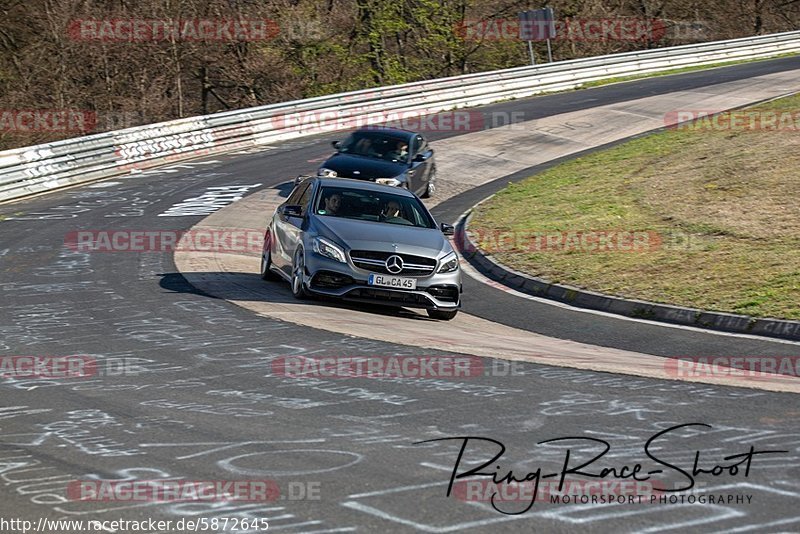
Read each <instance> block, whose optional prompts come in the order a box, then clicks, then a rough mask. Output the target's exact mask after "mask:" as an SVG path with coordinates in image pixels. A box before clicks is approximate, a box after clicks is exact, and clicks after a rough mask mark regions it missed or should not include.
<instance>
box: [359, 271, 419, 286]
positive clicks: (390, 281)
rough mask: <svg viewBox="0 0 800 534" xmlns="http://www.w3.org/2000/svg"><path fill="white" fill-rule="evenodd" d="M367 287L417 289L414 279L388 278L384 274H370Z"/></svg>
mask: <svg viewBox="0 0 800 534" xmlns="http://www.w3.org/2000/svg"><path fill="white" fill-rule="evenodd" d="M368 283H369V285H371V286H381V287H393V288H395V289H417V279H416V278H405V277H403V276H389V275H386V274H374V273H373V274H370V275H369V281H368Z"/></svg>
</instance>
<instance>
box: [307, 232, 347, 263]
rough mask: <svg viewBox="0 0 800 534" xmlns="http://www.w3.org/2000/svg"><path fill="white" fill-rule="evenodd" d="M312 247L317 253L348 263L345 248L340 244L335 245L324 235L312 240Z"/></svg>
mask: <svg viewBox="0 0 800 534" xmlns="http://www.w3.org/2000/svg"><path fill="white" fill-rule="evenodd" d="M312 247H313V249H314V252H316V253H317V254H321V255H323V256H325V257H327V258H330V259H332V260H336V261H340V262H342V263H347V260H346V259H345V257H344V250H342V249H341V247H339V246H338V245H334V244H333V243H331V242H330V241H328V240H327V239H325V238H324V237H315V238H314V241H312Z"/></svg>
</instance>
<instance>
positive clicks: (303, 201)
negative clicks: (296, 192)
mask: <svg viewBox="0 0 800 534" xmlns="http://www.w3.org/2000/svg"><path fill="white" fill-rule="evenodd" d="M313 190H314V188H313V187H306V189H305V191H303V194H302V195H300V199H299V200H298V201H297V203H298V204H300V206H301V207H302V210H301V213H302V214H303V215H305V214H306V211H308V201H309V200H310V199H311V191H313Z"/></svg>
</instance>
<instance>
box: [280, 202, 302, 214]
mask: <svg viewBox="0 0 800 534" xmlns="http://www.w3.org/2000/svg"><path fill="white" fill-rule="evenodd" d="M283 215H284V217H302V216H303V206H297V205H295V204H289V205H288V206H284V207H283Z"/></svg>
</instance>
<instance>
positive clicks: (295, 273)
mask: <svg viewBox="0 0 800 534" xmlns="http://www.w3.org/2000/svg"><path fill="white" fill-rule="evenodd" d="M305 272H306V261H305V254H303V249H302V248H299V249H297V252H295V253H294V260H293V261H292V296H294V298H296V299H299V300H304V299H307V298H308V297H309V294H308V292H307V291H306V286H305V283H304V282H303V279H304V278H305Z"/></svg>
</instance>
